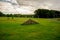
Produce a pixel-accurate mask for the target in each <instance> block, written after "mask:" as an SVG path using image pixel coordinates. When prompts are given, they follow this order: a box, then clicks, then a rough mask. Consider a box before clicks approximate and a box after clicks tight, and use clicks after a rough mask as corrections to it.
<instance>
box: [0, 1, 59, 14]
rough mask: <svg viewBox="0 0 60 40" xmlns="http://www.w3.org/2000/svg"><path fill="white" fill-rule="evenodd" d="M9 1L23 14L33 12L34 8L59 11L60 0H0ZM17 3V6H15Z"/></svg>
mask: <svg viewBox="0 0 60 40" xmlns="http://www.w3.org/2000/svg"><path fill="white" fill-rule="evenodd" d="M0 1H3V2H8V3H11V4H12V5H13V6H15V7H16V10H17V11H18V12H20V13H23V14H33V12H34V10H36V9H39V8H41V9H42V8H43V9H50V10H51V9H53V10H59V11H60V0H0ZM17 5H19V7H17Z"/></svg>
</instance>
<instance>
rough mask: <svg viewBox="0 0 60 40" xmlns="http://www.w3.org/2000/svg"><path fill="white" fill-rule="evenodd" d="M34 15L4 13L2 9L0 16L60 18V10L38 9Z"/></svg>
mask: <svg viewBox="0 0 60 40" xmlns="http://www.w3.org/2000/svg"><path fill="white" fill-rule="evenodd" d="M34 13H35V14H34V15H21V14H4V13H2V12H1V11H0V17H31V18H33V17H34V18H60V11H56V10H48V9H37V10H35V11H34Z"/></svg>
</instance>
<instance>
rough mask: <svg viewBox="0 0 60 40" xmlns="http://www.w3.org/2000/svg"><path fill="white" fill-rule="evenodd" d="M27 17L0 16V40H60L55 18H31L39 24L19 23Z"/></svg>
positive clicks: (58, 27)
mask: <svg viewBox="0 0 60 40" xmlns="http://www.w3.org/2000/svg"><path fill="white" fill-rule="evenodd" d="M28 19H29V18H14V19H11V18H7V17H0V40H60V21H58V20H57V18H56V19H55V18H54V19H48V18H31V19H32V20H34V21H36V22H38V23H39V24H35V25H34V24H33V25H21V24H22V23H24V22H25V21H26V20H28Z"/></svg>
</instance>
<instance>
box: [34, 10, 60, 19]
mask: <svg viewBox="0 0 60 40" xmlns="http://www.w3.org/2000/svg"><path fill="white" fill-rule="evenodd" d="M34 13H35V16H34V17H36V18H38V17H39V18H60V11H56V10H48V9H37V10H35V11H34Z"/></svg>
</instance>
